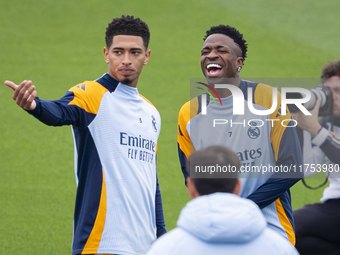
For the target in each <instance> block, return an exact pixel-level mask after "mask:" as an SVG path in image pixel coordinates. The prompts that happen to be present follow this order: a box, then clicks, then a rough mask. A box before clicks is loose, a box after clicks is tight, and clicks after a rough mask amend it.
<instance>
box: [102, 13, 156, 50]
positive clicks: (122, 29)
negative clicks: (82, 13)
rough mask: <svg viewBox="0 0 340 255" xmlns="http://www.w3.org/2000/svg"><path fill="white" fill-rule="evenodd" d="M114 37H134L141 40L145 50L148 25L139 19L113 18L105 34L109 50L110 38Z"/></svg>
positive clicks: (147, 41)
mask: <svg viewBox="0 0 340 255" xmlns="http://www.w3.org/2000/svg"><path fill="white" fill-rule="evenodd" d="M115 35H136V36H140V37H142V38H143V44H144V46H145V48H146V49H147V48H148V45H149V41H150V31H149V27H148V25H147V24H146V23H145V22H144V21H142V20H141V19H139V18H134V17H133V16H129V15H127V16H124V15H122V17H121V18H114V19H113V20H112V21H111V23H109V24H108V26H107V28H106V33H105V42H106V47H107V48H110V46H111V44H112V38H113V37H114V36H115Z"/></svg>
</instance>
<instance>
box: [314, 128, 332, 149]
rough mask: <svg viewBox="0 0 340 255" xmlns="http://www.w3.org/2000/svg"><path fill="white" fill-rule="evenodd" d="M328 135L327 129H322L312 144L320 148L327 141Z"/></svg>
mask: <svg viewBox="0 0 340 255" xmlns="http://www.w3.org/2000/svg"><path fill="white" fill-rule="evenodd" d="M328 135H329V130H327V129H325V128H321V130H320V131H319V133H318V134H317V135H316V136H315V137H314V138H313V139H312V144H314V145H316V146H320V145H321V144H323V143H324V141H325V140H326V139H327V137H328Z"/></svg>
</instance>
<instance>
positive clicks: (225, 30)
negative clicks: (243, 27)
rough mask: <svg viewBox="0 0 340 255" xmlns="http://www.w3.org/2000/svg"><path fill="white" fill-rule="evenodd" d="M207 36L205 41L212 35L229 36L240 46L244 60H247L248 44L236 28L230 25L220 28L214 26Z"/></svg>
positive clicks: (220, 26)
mask: <svg viewBox="0 0 340 255" xmlns="http://www.w3.org/2000/svg"><path fill="white" fill-rule="evenodd" d="M205 33H206V35H205V37H204V38H203V40H204V41H205V40H206V39H207V38H208V36H210V35H212V34H224V35H227V36H229V37H230V38H232V39H233V40H234V42H235V43H236V44H237V45H238V46H240V48H241V50H242V58H243V59H244V60H245V59H246V57H247V49H248V44H246V40H244V39H243V34H241V33H240V32H239V31H238V30H237V29H236V28H234V27H231V26H229V25H227V26H225V25H219V26H213V27H211V28H210V29H209V30H208V31H206V32H205Z"/></svg>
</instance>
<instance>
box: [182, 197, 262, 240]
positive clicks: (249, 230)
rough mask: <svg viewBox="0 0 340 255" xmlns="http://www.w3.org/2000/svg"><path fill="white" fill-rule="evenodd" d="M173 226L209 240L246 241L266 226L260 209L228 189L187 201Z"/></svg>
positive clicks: (253, 237)
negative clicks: (227, 191) (224, 191)
mask: <svg viewBox="0 0 340 255" xmlns="http://www.w3.org/2000/svg"><path fill="white" fill-rule="evenodd" d="M177 226H178V227H179V228H181V229H183V230H185V231H187V232H190V233H191V234H192V235H194V236H196V237H197V238H199V239H201V240H204V241H206V242H211V243H221V242H224V243H225V242H228V243H247V242H249V241H251V240H253V239H255V238H256V237H257V236H259V235H260V234H261V233H262V232H263V231H264V229H265V228H266V226H267V223H266V220H265V218H264V216H263V215H262V212H261V210H260V209H259V208H258V206H257V205H256V204H255V203H253V202H252V201H250V200H248V199H244V198H240V197H239V196H236V195H234V194H231V193H214V194H211V195H205V196H200V197H198V198H195V199H193V200H192V201H190V202H189V203H188V204H187V205H186V206H185V207H184V208H183V210H182V212H181V214H180V216H179V219H178V222H177Z"/></svg>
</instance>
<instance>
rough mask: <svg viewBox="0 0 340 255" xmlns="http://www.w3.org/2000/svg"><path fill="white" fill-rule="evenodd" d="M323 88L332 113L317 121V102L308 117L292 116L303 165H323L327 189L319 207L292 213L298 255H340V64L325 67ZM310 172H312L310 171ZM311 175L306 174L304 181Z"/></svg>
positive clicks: (322, 78) (339, 62) (336, 62)
mask: <svg viewBox="0 0 340 255" xmlns="http://www.w3.org/2000/svg"><path fill="white" fill-rule="evenodd" d="M321 80H322V85H323V86H326V87H328V88H330V91H331V94H332V99H333V110H332V112H331V114H330V116H325V117H322V118H321V120H320V121H318V115H319V108H320V102H321V101H320V100H318V101H316V104H315V106H314V108H313V110H311V111H310V113H311V114H312V115H311V116H307V115H304V114H302V113H301V112H298V113H294V114H292V116H293V118H294V119H295V120H296V121H297V123H298V128H300V130H303V131H302V132H299V133H301V135H300V142H301V146H302V148H303V162H304V164H306V165H311V164H315V165H317V164H320V165H322V164H324V163H325V164H326V165H327V168H328V169H329V170H327V171H325V172H326V173H327V176H328V180H329V186H328V187H326V188H325V189H324V191H323V196H322V198H321V203H315V204H309V205H305V206H304V207H303V208H301V209H299V210H296V211H294V219H295V226H296V248H297V250H298V251H299V252H300V254H302V255H304V254H308V255H313V254H315V255H316V254H320V255H321V254H322V255H337V254H340V234H339V231H340V213H339V212H340V170H339V165H340V60H338V61H333V62H330V63H328V64H326V65H325V66H324V67H323V69H322V74H321ZM309 169H311V168H310V167H309ZM315 172H316V171H314V172H309V171H308V169H307V172H306V173H305V177H307V176H310V175H312V174H313V173H315Z"/></svg>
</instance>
